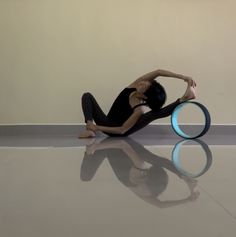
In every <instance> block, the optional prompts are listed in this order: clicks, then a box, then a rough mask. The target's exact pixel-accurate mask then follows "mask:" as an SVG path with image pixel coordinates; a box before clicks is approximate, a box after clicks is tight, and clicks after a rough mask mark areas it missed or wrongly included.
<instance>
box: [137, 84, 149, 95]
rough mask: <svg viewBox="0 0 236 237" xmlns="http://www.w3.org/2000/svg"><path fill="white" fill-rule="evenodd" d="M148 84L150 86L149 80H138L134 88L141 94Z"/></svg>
mask: <svg viewBox="0 0 236 237" xmlns="http://www.w3.org/2000/svg"><path fill="white" fill-rule="evenodd" d="M150 86H151V83H150V82H149V81H140V82H139V83H138V85H137V88H136V89H137V91H138V92H139V93H142V94H143V93H145V92H146V91H147V90H148V88H149V87H150Z"/></svg>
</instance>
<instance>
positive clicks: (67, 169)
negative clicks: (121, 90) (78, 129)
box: [0, 137, 236, 237]
mask: <svg viewBox="0 0 236 237" xmlns="http://www.w3.org/2000/svg"><path fill="white" fill-rule="evenodd" d="M66 140H67V142H66ZM216 140H217V139H216V138H211V139H203V140H194V141H191V140H190V141H188V140H181V139H169V140H168V139H165V140H162V142H160V141H157V139H155V138H148V139H145V138H142V139H140V138H137V139H136V138H135V137H134V138H133V137H132V138H125V139H119V138H106V137H105V138H104V137H103V138H98V139H86V140H83V141H82V140H78V139H77V138H70V139H69V138H64V139H63V142H61V140H60V139H58V140H57V142H56V144H57V145H56V146H53V145H52V143H55V139H54V140H53V142H52V140H50V138H47V139H45V138H41V140H40V139H37V140H34V141H33V139H29V138H20V137H18V138H14V139H8V141H7V143H6V140H5V142H2V143H0V236H1V237H21V236H22V237H54V236H55V237H65V236H69V237H75V236H76V237H78V236H79V237H93V236H97V237H98V236H99V237H100V236H101V237H121V236H124V237H126V236H127V237H133V236H134V237H141V236H159V237H170V236H175V237H185V236H186V237H187V236H188V237H190V236H191V237H195V236H196V237H199V236H207V237H220V236H222V237H234V236H235V235H236V234H235V233H236V204H235V200H236V190H235V184H234V182H235V180H236V172H235V170H236V158H235V154H236V145H233V144H232V143H231V144H230V145H228V144H225V143H223V145H220V144H219V141H217V142H216ZM11 141H12V146H11ZM17 141H18V142H17ZM36 141H37V142H36ZM40 141H41V142H40ZM69 141H70V142H71V143H70V142H69ZM72 141H73V142H72ZM6 144H7V145H6ZM27 144H28V146H27ZM40 144H42V145H41V146H40ZM47 144H48V145H47ZM76 144H77V145H76Z"/></svg>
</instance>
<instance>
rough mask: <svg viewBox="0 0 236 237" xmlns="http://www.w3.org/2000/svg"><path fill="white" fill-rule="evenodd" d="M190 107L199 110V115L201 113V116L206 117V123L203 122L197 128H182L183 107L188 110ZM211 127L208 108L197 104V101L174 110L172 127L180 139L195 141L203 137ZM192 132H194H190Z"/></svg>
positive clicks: (186, 103) (188, 102)
mask: <svg viewBox="0 0 236 237" xmlns="http://www.w3.org/2000/svg"><path fill="white" fill-rule="evenodd" d="M190 105H193V106H194V107H196V108H197V110H198V111H197V112H198V113H199V111H200V112H201V115H203V117H204V122H202V124H198V125H197V126H188V128H187V127H186V126H184V125H183V126H182V127H181V125H180V123H179V120H180V114H181V112H182V110H183V107H186V108H187V107H188V106H189V107H190ZM190 113H191V111H190ZM193 116H194V115H193ZM210 125H211V116H210V113H209V111H208V110H207V108H206V107H205V106H204V105H202V104H200V103H199V102H195V101H187V102H183V103H181V104H179V105H178V106H177V107H176V108H175V109H174V111H173V113H172V115H171V126H172V128H173V129H174V131H175V133H176V134H177V135H179V136H180V137H183V138H186V139H194V138H198V137H201V136H203V135H204V134H205V133H206V132H207V131H208V130H209V128H210ZM184 127H185V128H184ZM194 127H196V128H197V129H198V131H195V130H196V129H195V128H194ZM194 129H195V130H194ZM187 130H189V131H187ZM190 130H192V131H191V132H190Z"/></svg>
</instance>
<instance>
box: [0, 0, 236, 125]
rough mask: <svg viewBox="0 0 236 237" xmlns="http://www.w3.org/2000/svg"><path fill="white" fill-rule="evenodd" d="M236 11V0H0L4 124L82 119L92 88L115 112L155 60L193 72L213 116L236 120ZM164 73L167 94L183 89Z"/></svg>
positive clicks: (0, 115)
mask: <svg viewBox="0 0 236 237" xmlns="http://www.w3.org/2000/svg"><path fill="white" fill-rule="evenodd" d="M235 9H236V2H235V1H234V0H199V1H196V0H119V1H117V0H93V1H88V0H40V1H38V0H20V1H19V0H0V32H1V35H0V124H16V123H17V124H18V123H30V124H48V123H50V124H53V123H83V114H82V110H81V106H80V98H81V95H82V93H83V92H84V91H91V92H92V93H93V94H94V95H95V97H96V98H97V100H98V102H99V103H100V104H101V106H102V108H104V111H106V112H107V111H108V109H109V107H110V106H111V103H112V100H113V99H114V98H115V96H116V95H117V93H118V92H119V91H120V90H121V89H122V88H123V87H124V86H126V85H128V84H129V83H130V82H132V81H133V80H134V79H136V78H137V77H138V76H140V75H142V74H144V73H146V72H148V71H151V70H154V69H156V68H161V69H167V70H171V71H174V72H177V73H183V74H186V75H190V76H192V77H193V78H195V80H196V81H197V83H198V88H197V89H198V101H200V102H202V103H204V104H205V105H207V107H208V108H209V110H210V112H211V115H212V120H213V123H235V118H236V106H235V102H236V95H235V87H236V77H235V75H236V66H235V62H236V54H235V52H236V44H235V42H236V30H235V26H236V15H235ZM160 81H161V82H162V83H163V85H164V86H166V89H167V92H168V102H170V101H172V100H174V99H175V98H177V97H179V96H180V95H181V94H182V93H183V92H184V90H185V84H184V83H183V82H182V81H179V80H175V79H171V78H160ZM161 122H169V119H164V120H161Z"/></svg>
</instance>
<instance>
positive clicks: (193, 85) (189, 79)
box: [183, 76, 197, 87]
mask: <svg viewBox="0 0 236 237" xmlns="http://www.w3.org/2000/svg"><path fill="white" fill-rule="evenodd" d="M183 80H184V81H185V82H187V83H188V85H189V86H192V87H195V86H197V84H196V82H195V81H194V80H193V79H192V78H191V77H187V76H186V77H184V79H183Z"/></svg>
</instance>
